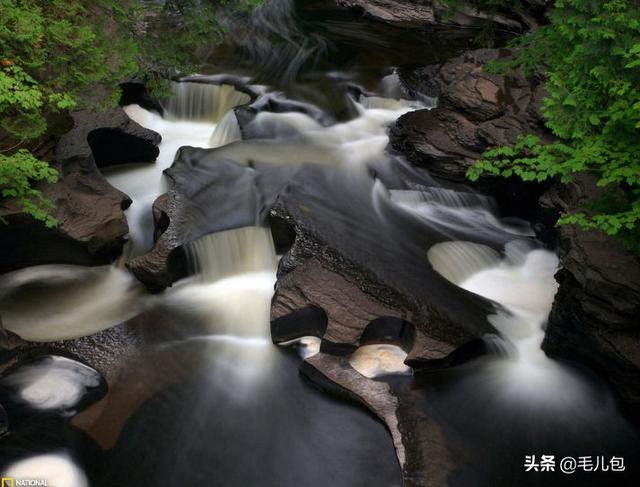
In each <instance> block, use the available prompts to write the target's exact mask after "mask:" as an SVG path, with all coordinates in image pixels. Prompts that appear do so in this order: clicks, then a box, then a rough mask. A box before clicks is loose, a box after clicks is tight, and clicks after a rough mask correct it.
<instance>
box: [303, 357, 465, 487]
mask: <svg viewBox="0 0 640 487" xmlns="http://www.w3.org/2000/svg"><path fill="white" fill-rule="evenodd" d="M300 370H301V372H302V373H303V374H304V375H305V376H306V377H307V378H308V379H309V380H310V381H311V382H312V383H313V384H314V385H315V386H317V387H319V388H320V389H322V390H325V391H327V392H329V393H330V394H333V395H335V396H338V397H341V398H344V399H347V400H351V401H355V402H356V403H359V404H361V405H363V406H365V407H366V408H368V409H369V410H370V411H371V412H372V413H373V414H375V415H376V416H377V417H378V418H379V419H380V420H381V421H382V422H383V423H384V424H385V426H386V427H387V429H388V430H389V433H390V434H391V437H392V439H393V444H394V446H395V448H396V455H397V457H398V462H399V463H400V468H401V469H402V475H403V479H404V484H403V485H404V486H405V487H421V486H424V485H434V486H441V485H442V486H444V485H448V482H447V477H448V475H449V474H450V473H451V472H452V471H453V469H454V462H453V458H452V454H451V452H450V450H449V448H448V446H447V444H446V441H445V438H444V433H443V431H442V430H441V427H440V426H439V425H438V424H437V423H436V422H435V421H434V420H433V419H432V418H430V417H428V416H427V415H426V414H425V413H424V412H423V411H422V408H420V407H416V400H415V398H414V397H413V396H414V395H415V394H419V392H415V391H412V390H411V388H410V387H394V385H393V384H392V383H390V382H385V381H380V380H374V379H369V378H367V377H365V376H363V375H361V374H360V373H359V372H357V371H356V370H355V369H353V368H352V367H351V365H350V364H349V361H348V360H347V359H346V358H344V357H336V356H334V355H329V354H326V353H319V354H316V355H313V356H311V357H309V358H307V359H306V360H305V361H304V362H303V364H302V365H301V367H300ZM406 380H407V381H410V379H406Z"/></svg>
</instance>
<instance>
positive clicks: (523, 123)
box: [389, 49, 550, 217]
mask: <svg viewBox="0 0 640 487" xmlns="http://www.w3.org/2000/svg"><path fill="white" fill-rule="evenodd" d="M509 55H510V52H509V51H508V50H498V49H479V50H475V51H469V52H467V53H465V54H464V55H462V56H459V57H456V58H453V59H450V60H449V61H447V62H445V63H443V64H441V65H434V66H427V67H424V68H417V69H409V70H407V69H404V70H400V71H399V77H400V82H401V84H402V85H403V86H406V87H407V89H409V90H413V91H417V92H419V93H423V94H424V95H427V96H429V97H434V98H437V99H438V106H437V107H436V108H434V109H432V110H418V111H414V112H410V113H407V114H406V115H403V116H402V117H400V118H399V119H398V121H397V122H396V123H395V124H394V125H393V126H391V128H390V131H389V135H390V146H391V148H392V149H393V150H395V151H397V152H399V153H401V154H403V155H404V156H405V157H407V159H409V161H411V162H412V163H413V164H416V165H420V166H424V167H426V168H428V169H429V171H430V172H431V174H433V175H434V176H436V177H438V178H442V179H445V180H447V181H452V182H456V183H461V184H470V181H469V180H468V179H467V178H466V171H467V169H469V167H471V166H472V165H473V164H474V163H475V161H477V160H478V159H480V158H481V155H482V153H483V152H484V151H486V150H487V149H490V148H493V147H497V146H502V145H512V144H514V143H515V142H516V140H517V138H518V137H519V136H521V135H523V134H533V135H537V136H539V137H541V138H542V139H543V140H550V134H549V132H548V131H547V130H546V129H545V127H544V119H543V116H542V113H541V112H540V106H541V103H542V98H543V97H544V87H543V84H542V82H540V81H538V80H528V79H526V78H525V77H524V76H523V75H522V74H521V73H516V74H514V75H513V76H508V77H503V76H500V75H495V74H490V73H488V72H486V70H485V69H484V66H485V65H486V63H487V62H489V61H492V60H496V59H500V58H503V57H506V56H509ZM474 186H475V187H476V188H477V189H479V190H480V191H482V192H486V193H488V194H491V195H492V196H494V197H495V198H496V199H497V200H498V202H499V203H500V206H501V208H503V209H506V210H507V211H512V210H513V209H514V208H517V209H518V210H519V211H515V212H514V213H516V214H517V213H519V214H520V216H523V217H531V213H532V211H533V208H535V207H536V206H537V199H538V198H539V196H540V195H541V194H542V192H543V191H544V189H545V187H544V186H541V185H538V184H533V183H523V182H522V181H520V180H518V179H517V178H509V179H503V178H496V177H492V176H482V177H481V179H480V180H479V181H478V182H477V183H476V184H475V185H474Z"/></svg>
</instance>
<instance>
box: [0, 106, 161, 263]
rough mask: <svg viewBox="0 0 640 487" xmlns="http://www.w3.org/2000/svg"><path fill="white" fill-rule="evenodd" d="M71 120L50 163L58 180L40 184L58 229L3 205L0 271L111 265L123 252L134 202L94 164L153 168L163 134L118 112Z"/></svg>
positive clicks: (0, 212)
mask: <svg viewBox="0 0 640 487" xmlns="http://www.w3.org/2000/svg"><path fill="white" fill-rule="evenodd" d="M73 118H74V122H75V125H74V127H73V128H72V129H71V130H70V131H69V132H68V133H66V134H65V135H63V136H62V137H61V138H60V140H59V141H58V143H57V146H56V150H55V160H54V161H53V162H51V165H52V166H53V167H54V168H56V169H57V170H58V172H59V174H60V179H59V180H58V182H56V183H54V184H39V185H37V187H38V189H40V190H41V191H42V192H43V194H44V196H45V197H47V198H48V199H50V200H51V201H52V202H53V204H54V206H55V209H54V210H53V216H54V217H55V218H56V219H57V220H58V226H57V227H55V228H46V227H45V226H44V225H43V224H42V223H40V222H38V221H35V220H34V219H33V218H31V217H30V216H27V215H25V214H24V213H22V211H21V209H20V208H19V207H18V206H17V205H16V204H15V202H14V201H12V200H7V201H4V202H3V204H2V206H1V207H0V216H1V217H2V218H4V219H5V220H6V221H7V222H8V225H0V241H1V242H2V252H0V273H3V272H8V271H11V270H15V269H19V268H22V267H27V266H33V265H39V264H49V263H66V264H79V265H100V264H106V263H110V262H111V261H112V260H113V259H114V258H115V257H117V256H118V255H119V254H120V253H121V251H122V246H123V245H124V243H125V241H126V235H127V233H128V231H129V229H128V225H127V221H126V218H125V215H124V210H125V209H126V208H127V207H128V206H129V205H130V204H131V200H130V198H129V197H128V196H127V195H125V194H124V193H122V192H121V191H118V190H117V189H115V188H114V187H113V186H111V185H110V184H109V183H108V182H107V181H106V179H105V178H104V177H103V176H102V174H100V171H99V170H98V167H97V163H100V164H102V165H109V164H116V163H127V162H153V161H154V160H155V157H156V156H157V154H158V149H157V147H156V145H157V144H158V143H159V142H160V136H159V135H158V134H156V133H155V132H152V131H150V130H147V129H144V128H142V127H141V126H140V125H138V124H136V123H135V122H133V121H131V120H130V119H129V118H128V117H127V115H126V114H125V113H124V111H122V109H121V108H117V109H114V110H111V111H109V112H106V113H91V112H86V111H81V112H77V113H74V114H73ZM94 151H95V152H94Z"/></svg>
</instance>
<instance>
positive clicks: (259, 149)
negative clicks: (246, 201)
mask: <svg viewBox="0 0 640 487" xmlns="http://www.w3.org/2000/svg"><path fill="white" fill-rule="evenodd" d="M354 105H355V106H356V107H357V112H358V116H357V117H356V118H354V119H353V120H349V121H347V122H344V123H337V124H334V125H330V126H328V127H325V126H322V125H321V124H319V123H318V122H317V121H316V120H314V119H313V118H312V117H310V116H308V115H306V114H302V113H271V112H262V113H259V114H258V115H257V116H256V118H255V119H254V120H253V121H252V122H251V123H250V124H249V129H251V127H252V125H255V126H256V127H257V128H258V129H257V130H256V131H257V132H258V133H261V132H268V133H273V132H277V133H278V134H280V135H278V136H277V137H276V138H268V139H250V140H245V141H242V142H236V143H233V144H229V145H226V146H224V147H222V148H220V149H218V153H219V155H220V156H221V157H225V158H228V159H231V160H234V161H236V162H239V163H242V164H248V163H250V162H251V161H261V162H271V163H301V162H307V163H312V164H340V163H342V164H345V165H347V166H353V167H356V168H362V167H364V164H366V163H367V162H370V161H373V160H376V159H379V158H380V157H381V156H383V154H384V152H385V150H386V147H387V145H388V143H389V136H388V135H387V127H388V126H389V124H390V123H392V122H393V121H395V120H396V119H397V118H398V117H400V116H401V115H403V114H405V113H407V112H410V111H413V110H416V109H418V108H422V105H420V104H418V103H417V102H409V101H407V100H391V99H385V103H382V102H376V103H375V105H376V106H375V107H372V108H367V107H365V106H364V105H363V104H362V103H358V102H354ZM267 128H269V129H267Z"/></svg>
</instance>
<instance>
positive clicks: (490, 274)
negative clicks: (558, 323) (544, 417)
mask: <svg viewBox="0 0 640 487" xmlns="http://www.w3.org/2000/svg"><path fill="white" fill-rule="evenodd" d="M429 261H430V262H431V264H432V265H433V267H434V269H435V270H437V271H438V272H440V273H441V274H442V275H443V276H444V277H446V278H447V279H449V280H450V281H452V282H453V283H454V284H457V285H458V286H460V287H461V288H463V289H466V290H467V291H470V292H473V293H475V294H478V295H480V296H483V297H485V298H487V299H490V300H492V301H494V302H495V303H497V304H498V305H499V306H496V310H495V312H494V313H492V314H491V315H489V316H488V317H487V319H488V321H489V322H490V323H491V324H492V325H493V326H494V327H495V329H496V330H497V331H498V332H499V334H500V340H493V341H492V342H491V345H492V348H495V347H496V346H497V348H498V350H499V351H500V352H501V353H502V354H503V356H502V357H501V358H500V357H496V358H493V359H490V360H488V361H487V362H486V363H485V364H484V365H483V367H482V369H480V370H482V372H479V373H482V374H484V376H485V379H484V380H486V381H490V382H491V383H492V384H494V387H495V388H496V393H498V394H500V395H501V397H502V399H503V400H509V401H534V400H535V401H536V402H537V403H544V404H545V405H555V406H558V407H561V408H564V407H569V408H570V407H572V405H573V404H575V403H576V401H580V400H583V401H584V402H585V404H586V402H587V399H586V398H585V394H587V390H588V389H587V386H586V385H585V384H584V383H583V381H582V380H581V379H580V377H578V376H577V375H576V374H575V373H574V372H573V371H572V370H571V369H569V368H567V367H564V366H563V365H562V364H561V363H559V362H556V361H554V360H551V359H550V358H548V357H547V356H546V354H545V353H544V351H543V350H542V348H541V345H542V341H543V339H544V327H545V324H546V322H547V318H548V316H549V313H550V311H551V307H552V305H553V298H554V295H555V293H556V291H557V288H558V283H557V282H556V280H555V278H554V275H555V273H556V271H557V269H558V262H559V261H558V257H557V256H556V255H555V254H554V253H553V252H550V251H548V250H544V249H540V248H535V247H533V246H532V245H531V244H530V243H527V242H523V241H518V240H516V241H512V242H510V243H508V244H507V245H506V246H505V250H504V257H502V258H500V256H499V254H498V253H497V252H495V251H494V250H492V249H490V248H488V247H486V246H483V245H479V244H472V243H469V242H444V243H441V244H437V245H435V246H434V247H433V248H432V249H430V251H429ZM585 407H586V406H585Z"/></svg>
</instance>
